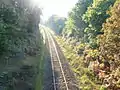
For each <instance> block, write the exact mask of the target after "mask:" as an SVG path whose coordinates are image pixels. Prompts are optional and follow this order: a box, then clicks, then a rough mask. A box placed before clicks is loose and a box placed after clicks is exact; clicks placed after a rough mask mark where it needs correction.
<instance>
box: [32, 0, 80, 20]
mask: <svg viewBox="0 0 120 90" xmlns="http://www.w3.org/2000/svg"><path fill="white" fill-rule="evenodd" d="M33 1H34V3H37V4H39V6H40V7H42V8H43V10H42V12H43V19H44V20H47V19H48V18H49V17H50V16H51V15H53V14H56V15H59V16H61V17H67V15H68V12H69V11H70V10H71V9H72V8H73V7H74V5H75V3H76V2H77V1H78V0H33Z"/></svg>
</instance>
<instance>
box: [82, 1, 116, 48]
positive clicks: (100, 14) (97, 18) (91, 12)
mask: <svg viewBox="0 0 120 90" xmlns="http://www.w3.org/2000/svg"><path fill="white" fill-rule="evenodd" d="M114 2H115V0H93V4H92V5H91V6H89V7H88V10H87V11H86V13H85V14H84V15H83V20H84V21H85V22H86V23H88V26H87V27H86V28H85V30H84V32H85V36H86V37H87V39H88V42H89V44H90V45H91V47H92V48H96V47H97V43H96V42H97V38H96V37H97V35H99V34H103V33H102V32H101V29H102V24H103V23H104V22H105V21H106V19H107V18H108V17H109V15H108V14H107V13H106V11H107V10H109V7H110V6H112V5H113V4H114Z"/></svg>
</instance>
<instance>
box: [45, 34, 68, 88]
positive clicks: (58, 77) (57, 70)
mask: <svg viewBox="0 0 120 90" xmlns="http://www.w3.org/2000/svg"><path fill="white" fill-rule="evenodd" d="M46 34H47V37H48V44H49V50H50V56H51V64H52V71H53V72H52V73H53V89H54V90H69V89H68V84H67V80H66V77H65V73H64V70H63V67H62V63H61V61H60V57H59V54H58V51H57V48H56V45H55V42H54V39H53V38H52V36H51V35H50V33H46Z"/></svg>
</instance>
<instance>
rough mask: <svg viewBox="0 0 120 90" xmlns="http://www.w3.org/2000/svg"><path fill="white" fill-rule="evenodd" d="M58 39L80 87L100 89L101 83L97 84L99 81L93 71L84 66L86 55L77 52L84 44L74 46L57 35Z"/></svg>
mask: <svg viewBox="0 0 120 90" xmlns="http://www.w3.org/2000/svg"><path fill="white" fill-rule="evenodd" d="M56 40H57V42H58V44H59V45H60V47H61V49H62V51H63V53H64V55H65V57H66V59H67V60H68V61H69V64H70V65H71V66H72V71H73V72H74V73H75V76H76V79H77V80H78V83H79V87H80V88H81V89H82V90H100V87H101V85H99V84H97V83H99V81H97V79H96V78H95V77H94V74H93V72H92V71H90V70H89V69H88V68H86V67H85V66H84V56H83V55H78V54H77V53H76V51H77V48H82V47H83V46H84V45H82V44H80V45H79V46H72V45H70V44H69V43H68V42H67V41H64V40H63V38H62V37H56Z"/></svg>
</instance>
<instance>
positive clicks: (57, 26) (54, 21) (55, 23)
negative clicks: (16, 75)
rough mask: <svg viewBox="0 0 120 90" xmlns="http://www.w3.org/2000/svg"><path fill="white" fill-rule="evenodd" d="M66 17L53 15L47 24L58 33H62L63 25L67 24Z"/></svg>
mask: <svg viewBox="0 0 120 90" xmlns="http://www.w3.org/2000/svg"><path fill="white" fill-rule="evenodd" d="M65 21H66V18H63V17H59V16H57V15H52V16H51V17H50V18H49V19H48V21H47V22H46V26H48V27H50V28H51V29H52V30H54V31H55V32H56V33H57V34H61V32H62V30H63V27H64V26H65Z"/></svg>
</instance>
